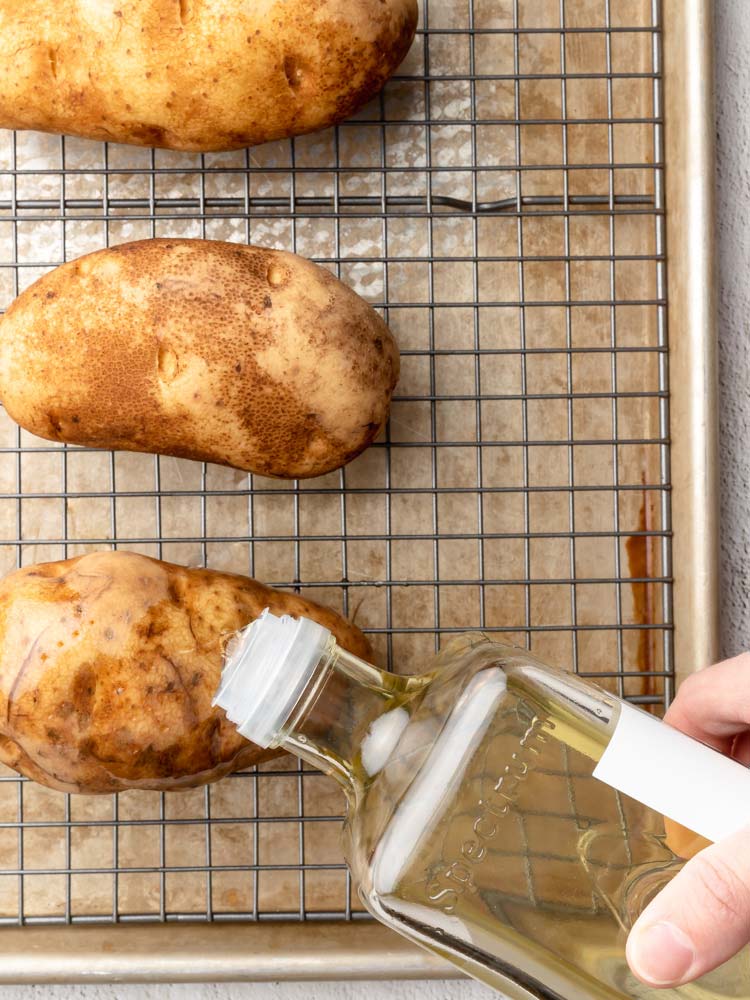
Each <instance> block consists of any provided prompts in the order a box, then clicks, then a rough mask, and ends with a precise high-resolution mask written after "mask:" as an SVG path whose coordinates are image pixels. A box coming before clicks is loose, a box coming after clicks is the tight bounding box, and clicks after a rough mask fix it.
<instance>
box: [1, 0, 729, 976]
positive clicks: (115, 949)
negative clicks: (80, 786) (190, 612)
mask: <svg viewBox="0 0 750 1000" xmlns="http://www.w3.org/2000/svg"><path fill="white" fill-rule="evenodd" d="M672 6H674V7H675V8H676V7H678V6H679V10H678V9H674V10H672V11H671V15H670V20H669V21H666V19H665V18H664V16H663V13H662V11H661V4H660V3H659V2H658V0H493V2H488V0H473V3H471V2H470V0H429V2H428V0H425V2H424V5H423V9H422V14H421V22H420V30H419V34H418V36H417V40H416V42H415V44H414V47H413V49H412V51H411V53H410V55H409V56H408V58H407V60H406V62H405V63H404V65H403V66H402V67H401V68H400V70H399V73H398V75H397V76H396V77H395V78H394V79H393V80H392V81H391V82H390V83H389V84H388V86H387V87H386V89H385V91H384V93H383V94H382V95H381V97H380V98H379V99H378V100H376V101H374V102H373V103H372V104H371V105H369V106H368V107H367V108H366V109H365V110H364V111H363V112H362V113H361V114H360V115H359V117H358V118H357V120H356V121H351V122H347V123H344V124H342V125H340V126H338V127H337V128H334V129H331V130H329V131H327V132H323V133H320V134H317V135H312V136H307V137H303V138H299V139H296V140H294V141H285V142H277V143H272V144H269V145H266V146H263V147H259V148H256V149H252V150H249V151H243V152H238V153H226V154H211V155H204V156H198V155H192V154H178V153H169V152H164V151H153V150H143V149H137V148H128V147H122V146H105V145H101V144H97V143H92V142H87V141H83V140H76V139H69V138H66V139H61V138H59V137H52V136H44V135H39V134H22V133H19V134H10V133H0V308H5V307H6V306H7V305H8V304H9V302H10V301H11V300H12V298H13V296H14V295H15V294H16V293H17V292H18V291H19V290H21V289H23V288H24V287H26V286H27V285H28V284H29V283H30V282H31V281H33V280H34V279H35V278H36V277H38V276H39V275H40V274H41V273H43V272H44V271H45V270H47V269H48V268H50V267H52V266H54V265H56V264H58V263H60V262H61V261H63V260H65V259H70V258H71V257H75V256H77V255H79V254H82V253H85V252H87V251H90V250H94V249H96V248H98V247H100V246H102V245H104V244H114V243H118V242H122V241H125V240H131V239H137V238H143V237H150V236H197V237H208V238H213V239H228V240H236V241H240V242H245V241H249V242H254V243H261V244H268V245H272V246H277V247H281V248H284V249H289V250H294V251H296V252H298V253H300V254H303V255H305V256H308V257H311V258H313V259H315V260H317V261H320V262H322V263H324V264H326V265H327V266H329V267H331V268H332V269H333V270H334V271H335V272H336V273H338V274H339V275H340V277H341V278H342V279H343V280H344V281H346V282H348V283H349V284H351V285H352V286H353V287H354V288H355V289H356V290H357V291H358V292H359V293H360V294H361V295H362V296H364V297H365V298H366V299H368V300H369V301H370V302H372V303H373V304H374V305H375V306H376V307H378V308H380V309H382V310H383V312H384V314H385V316H386V318H387V319H388V321H389V323H390V325H391V327H392V329H393V331H394V333H395V335H396V337H397V339H398V341H399V344H400V346H401V349H402V356H403V375H402V379H401V383H400V386H399V389H398V393H397V399H396V402H395V404H394V407H393V414H392V420H391V423H390V427H389V429H388V431H387V434H386V435H385V436H384V437H383V438H382V439H381V440H380V441H379V442H377V443H376V445H375V446H374V447H373V448H371V449H370V450H369V451H368V452H367V453H366V454H365V455H363V456H362V457H360V458H359V459H357V460H356V461H355V462H354V463H352V464H351V465H350V466H348V467H347V468H346V469H344V470H343V471H341V472H339V473H335V474H332V475H329V476H327V477H325V478H323V479H320V480H315V481H307V482H302V483H282V482H277V481H271V480H264V479H261V478H259V477H251V476H246V475H243V474H241V473H239V472H235V471H232V470H228V469H224V468H218V467H215V466H208V467H206V466H201V465H198V464H195V463H189V462H185V461H181V460H178V459H172V458H154V457H152V456H145V455H133V454H124V453H117V454H109V453H102V452H96V451H91V450H87V449H78V448H70V449H68V448H64V447H60V446H57V445H53V444H50V443H49V442H46V441H42V440H39V439H35V438H33V437H31V436H30V435H28V434H26V433H25V432H20V431H19V430H18V428H17V427H15V426H14V425H13V423H12V422H11V421H10V419H9V418H7V417H6V416H5V415H4V413H3V414H2V415H0V490H2V497H0V569H2V570H3V571H6V570H9V569H12V568H13V567H15V566H16V565H17V564H20V563H22V564H28V563H30V562H33V561H42V560H47V559H59V558H64V557H67V556H72V555H75V554H78V553H81V552H85V551H89V550H91V549H95V548H97V547H102V546H110V545H113V544H114V545H117V546H118V547H120V548H127V549H132V550H136V551H140V552H144V553H146V554H149V555H155V556H159V557H162V558H164V559H168V560H171V561H174V562H181V563H185V564H191V565H207V566H210V567H213V568H217V569H226V570H232V571H237V572H242V573H248V574H251V575H255V576H257V577H258V578H260V579H262V580H264V581H265V582H268V583H273V584H275V585H277V586H281V587H288V588H295V589H297V590H299V591H300V592H301V593H304V594H308V595H310V596H312V597H314V598H315V599H316V600H319V601H323V602H327V603H329V604H331V605H332V606H335V607H339V608H341V609H342V610H343V611H344V612H346V613H347V614H349V615H350V616H352V617H353V618H354V619H355V620H356V621H357V623H358V624H359V625H360V626H361V627H363V628H364V629H365V630H366V631H367V632H368V633H369V634H370V635H371V637H372V639H373V642H374V645H375V647H376V649H377V651H378V655H379V658H380V660H381V662H382V663H384V664H385V663H388V664H390V666H391V667H392V668H393V669H396V670H403V671H410V670H413V669H417V668H419V667H420V665H421V664H422V663H423V662H424V661H425V660H426V659H427V658H428V657H429V656H430V655H431V654H432V652H433V651H434V649H435V648H436V646H438V645H439V644H440V642H441V641H442V640H443V639H444V637H445V636H447V635H448V634H451V633H454V632H457V631H463V630H465V629H468V628H477V627H479V628H484V629H486V630H488V631H490V632H495V633H498V634H501V635H502V636H503V637H504V638H505V639H506V640H507V641H511V642H517V643H520V644H526V645H529V646H530V647H531V648H532V649H533V650H534V652H535V653H537V654H538V655H539V656H540V657H541V658H546V659H548V660H549V661H550V662H553V663H556V664H559V665H561V666H565V667H570V668H572V669H575V670H578V671H580V672H581V673H585V674H586V675H590V676H595V677H596V678H597V679H598V680H599V681H600V682H601V683H602V684H604V685H605V686H608V687H610V688H611V689H612V690H615V691H617V692H618V693H619V694H621V695H625V696H627V697H629V698H632V699H633V700H634V701H637V702H639V703H641V704H647V705H653V706H654V707H655V709H656V710H658V709H659V708H660V707H662V706H663V705H664V703H665V699H667V698H668V697H669V696H670V693H671V686H672V682H673V678H674V657H673V625H674V615H673V607H674V602H673V596H672V589H673V582H672V565H673V554H672V547H673V544H672V529H673V523H672V510H671V505H672V486H673V483H672V481H671V478H670V477H671V475H672V473H671V471H670V468H671V461H672V459H673V450H674V451H679V467H678V477H676V478H679V489H678V490H676V491H675V496H674V507H675V516H676V527H677V533H676V538H675V543H674V544H675V547H680V552H682V553H683V554H684V558H685V559H688V558H689V559H690V565H691V567H693V568H694V570H695V572H696V574H697V575H698V577H699V579H700V581H701V584H700V585H701V586H702V587H703V588H704V589H703V591H702V593H704V594H705V598H704V601H705V608H706V614H705V616H704V619H703V624H702V625H698V624H697V623H696V622H695V621H693V616H692V615H691V614H688V613H685V614H684V615H683V619H682V621H680V620H679V619H678V621H677V632H676V641H677V643H678V644H680V643H681V644H682V648H684V649H692V650H693V651H694V655H695V657H696V658H697V660H698V662H700V661H701V660H702V659H704V658H707V657H708V656H710V655H711V654H712V652H713V649H712V640H713V635H714V632H713V631H712V629H713V624H712V623H713V621H714V619H715V609H714V607H713V602H714V595H715V589H714V588H715V581H714V577H713V569H712V558H713V551H714V545H715V543H714V535H713V520H714V510H713V507H712V489H713V487H712V475H713V468H712V464H711V463H712V451H711V432H712V425H711V423H710V421H711V417H710V412H711V411H710V404H711V372H712V369H711V365H712V362H711V357H710V349H709V348H708V347H707V343H708V337H709V335H710V332H711V331H710V304H711V297H710V292H708V291H707V287H708V284H707V282H706V280H704V279H706V277H707V275H708V271H707V264H706V257H707V251H708V249H710V242H709V241H708V239H707V237H706V234H707V233H708V232H709V227H708V224H709V222H710V205H708V207H707V203H706V202H705V199H704V200H703V202H701V200H700V197H699V195H701V191H702V189H701V187H700V185H701V184H705V183H706V176H707V172H708V167H709V166H710V152H711V151H710V142H709V139H708V131H707V129H706V128H705V122H706V121H707V114H708V97H707V94H706V91H705V87H706V86H707V82H706V81H707V80H709V79H710V73H707V72H706V59H707V56H706V51H707V49H706V48H704V47H702V46H707V45H708V43H709V41H710V32H709V31H708V30H707V29H706V28H705V25H702V22H700V18H705V7H704V4H702V3H700V2H697V0H690V2H688V3H686V4H683V3H681V4H677V2H676V0H675V3H674V4H673V5H672ZM663 23H667V24H669V26H670V28H669V30H668V31H666V32H665V33H664V37H662V35H663V32H662V24H663ZM699 24H700V25H701V30H702V37H701V34H700V32H699V31H698V25H699ZM699 40H700V43H701V44H700V45H699V44H698V42H699ZM664 46H666V53H667V56H668V59H667V71H666V73H665V70H664V67H663V64H662V50H663V48H664ZM670 53H671V55H670ZM670 60H671V62H670ZM677 70H679V74H680V75H679V76H678V73H677ZM677 79H680V80H681V81H684V88H683V89H684V93H683V92H680V93H678V87H677V86H675V87H674V88H673V90H674V92H673V94H671V95H670V94H669V85H670V80H677ZM681 86H682V84H681ZM665 88H666V90H667V98H668V99H669V101H670V102H671V103H670V108H671V109H672V110H671V112H670V113H672V114H674V115H675V116H676V119H675V120H676V121H678V122H680V129H679V132H680V133H682V132H683V129H682V123H683V119H684V116H685V114H686V110H687V107H686V102H687V94H688V92H690V93H691V94H692V98H691V108H690V114H691V116H692V117H691V119H690V121H692V122H693V123H695V121H697V123H698V124H697V126H695V125H693V126H692V131H691V128H688V127H687V126H686V127H685V129H684V131H685V133H688V134H689V135H690V136H691V142H692V143H693V145H692V146H691V147H686V145H685V143H686V142H687V139H686V138H685V136H684V135H682V134H678V130H675V133H674V138H673V139H670V133H669V127H670V125H669V120H668V119H667V121H666V123H665ZM691 88H692V90H691ZM665 127H666V137H667V145H666V146H665ZM696 129H697V131H696ZM701 130H702V131H701ZM696 135H697V139H696V137H695V136H696ZM687 148H690V149H691V155H692V156H693V157H694V162H696V163H698V165H699V167H701V168H702V169H701V170H699V171H697V172H695V176H693V178H692V179H690V178H689V177H688V175H687V173H686V166H687ZM665 150H671V151H672V153H671V154H668V153H666V152H665ZM669 155H672V156H673V159H672V160H671V162H670V167H671V168H673V170H672V172H673V174H674V176H675V178H676V181H675V187H674V201H672V200H671V198H672V188H670V189H669V192H668V193H669V198H670V201H669V203H668V204H667V199H666V192H667V188H666V187H665V166H666V163H667V159H668V157H669ZM686 177H687V180H686ZM701 205H702V207H701ZM696 206H698V207H697V208H696ZM683 209H684V212H683ZM672 212H678V213H679V215H680V225H683V226H684V225H685V224H686V223H687V222H689V224H690V225H691V227H692V229H691V232H692V234H693V237H694V238H695V240H696V244H695V248H694V250H693V252H691V253H690V254H689V253H688V252H687V249H683V247H682V246H681V245H677V246H676V247H675V249H674V252H673V255H672V257H671V258H670V275H669V288H670V290H671V289H672V288H678V289H679V288H681V289H683V290H684V289H689V295H687V296H686V298H688V299H689V298H690V297H691V296H692V307H693V308H692V311H691V316H692V318H691V316H686V314H685V311H684V310H682V311H681V312H680V314H679V316H680V330H679V332H680V334H681V336H680V338H679V344H678V343H677V341H675V344H674V345H673V348H672V354H673V355H674V354H675V353H676V352H678V354H679V356H678V357H676V359H675V365H677V366H678V370H679V371H680V372H683V371H690V373H691V377H690V379H687V378H686V379H685V380H682V379H681V380H680V384H677V383H675V384H674V385H670V381H669V365H668V360H669V358H670V355H669V352H668V346H667V311H668V310H667V288H668V285H667V275H666V240H667V228H668V225H669V226H670V227H671V213H672ZM670 234H671V228H670ZM701 285H702V286H703V291H701ZM696 295H697V296H701V295H702V296H703V297H702V298H699V300H698V302H697V306H698V307H699V308H697V309H696V308H695V306H696V300H695V296H696ZM701 310H702V311H701ZM673 316H674V313H673V312H672V306H671V304H670V319H671V320H672V322H673V323H674V319H673ZM696 357H701V358H702V362H703V363H702V364H701V365H700V366H696V365H695V364H694V361H695V358H696ZM697 368H700V370H699V371H697V370H696V369H697ZM673 370H674V366H673ZM696 379H698V382H697V383H696V381H695V380H696ZM701 379H703V382H700V380H701ZM683 382H684V384H683ZM696 386H697V390H696ZM696 391H697V395H696ZM670 397H671V403H672V417H673V419H672V423H671V425H670ZM706 414H709V417H708V424H709V427H708V430H706V429H705V428H703V431H702V433H701V428H702V427H703V424H705V422H706ZM675 415H677V416H675ZM677 417H679V420H678V419H677ZM696 427H697V428H698V431H699V433H698V434H696V433H695V428H696ZM673 444H674V449H673V447H672V445H673ZM698 455H700V456H702V457H700V458H698V457H697V456H698ZM701 462H703V463H704V464H701ZM675 468H677V466H675ZM683 493H684V495H685V496H689V502H687V501H685V502H683V500H682V497H683ZM681 532H682V533H681ZM696 540H697V541H696ZM676 583H677V586H678V588H679V587H680V578H679V577H678V579H677V581H676ZM697 593H698V591H697V590H696V589H695V588H693V589H691V586H690V585H688V584H685V585H684V591H683V596H682V598H679V590H678V604H677V609H676V613H677V614H678V615H679V613H680V608H681V607H684V608H685V609H691V608H693V607H694V606H695V604H696V600H698V598H697V596H696V595H697ZM680 601H682V603H680ZM341 811H342V801H341V799H340V797H339V795H338V792H337V790H336V789H335V788H332V787H331V785H330V783H328V782H327V781H326V779H324V778H323V777H322V776H320V775H318V774H317V773H316V772H313V771H310V770H304V769H301V768H299V767H298V766H297V763H296V762H295V761H293V760H291V759H288V758H287V759H282V760H281V761H274V762H271V763H270V764H267V765H263V766H262V767H260V768H259V769H258V770H257V771H253V772H249V773H245V774H239V775H234V776H232V777H231V778H228V779H226V780H224V781H222V782H220V783H218V784H216V785H214V786H212V787H209V788H204V789H198V790H194V791H188V792H181V793H173V794H168V795H163V794H161V795H160V794H158V793H149V792H129V793H125V794H122V795H120V796H119V797H106V798H96V797H75V796H74V797H67V796H63V795H60V794H58V793H55V792H51V791H49V790H47V789H45V788H42V787H40V786H36V785H34V784H33V783H30V782H26V781H23V780H21V779H19V778H18V777H17V776H15V775H14V774H12V773H10V772H3V774H2V776H1V777H0V922H2V923H3V924H5V925H21V926H20V927H19V928H17V929H16V930H12V929H11V928H10V927H6V928H5V929H4V930H2V931H0V949H1V950H2V953H3V963H2V969H1V970H0V979H2V978H4V979H6V980H8V979H16V980H17V979H29V980H35V979H47V980H49V979H86V978H87V977H88V976H93V975H95V976H96V978H97V979H101V978H106V977H110V978H119V979H123V978H146V979H148V978H150V979H157V978H162V979H181V978H182V979H189V978H195V979H200V978H204V977H208V978H212V979H222V978H257V977H261V976H273V977H274V978H280V977H282V978H283V977H285V976H289V977H291V976H299V977H307V978H323V977H325V976H326V975H332V976H333V975H339V976H344V975H346V976H360V977H361V976H368V975H373V976H377V975H388V976H393V975H398V974H403V975H436V974H440V975H444V974H447V973H446V970H445V967H444V966H442V965H441V964H440V963H439V962H438V961H437V960H436V959H434V958H432V957H429V956H427V955H426V954H425V955H424V956H423V955H422V954H421V953H420V952H418V951H416V952H415V951H414V949H412V948H411V946H409V945H406V944H404V943H401V942H398V941H396V940H395V939H393V938H392V937H391V936H390V935H388V934H387V933H386V932H385V931H382V930H381V929H379V928H377V927H375V925H368V924H366V923H365V918H364V914H362V912H361V907H360V906H359V904H358V902H357V900H356V896H355V894H354V893H353V890H352V885H351V883H350V879H349V876H348V874H347V872H346V870H345V867H344V865H343V861H342V859H341V856H340V851H339V846H338V837H339V828H340V819H341ZM268 922H270V925H269V924H268ZM144 923H148V925H149V926H148V927H147V928H143V927H142V925H143V924H144ZM261 923H262V924H263V927H260V926H258V925H260V924H261ZM176 924H180V926H179V927H177V926H175V925H176ZM185 924H189V926H185ZM33 925H43V927H39V928H36V929H35V928H34V927H33ZM50 925H58V926H50ZM70 925H76V926H70ZM80 925H86V926H85V927H82V926H80ZM253 925H255V926H253ZM220 927H223V928H224V930H223V932H222V931H220V930H218V929H217V928H220ZM139 928H140V929H139ZM269 949H271V951H270V952H269ZM32 951H33V953H34V955H35V956H36V957H35V959H34V960H33V962H32V961H31V960H27V959H26V958H25V955H26V954H28V953H31V952H32ZM269 954H272V955H273V956H274V958H273V961H271V960H270V959H269ZM269 963H270V964H269Z"/></svg>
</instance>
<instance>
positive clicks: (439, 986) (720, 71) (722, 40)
mask: <svg viewBox="0 0 750 1000" xmlns="http://www.w3.org/2000/svg"><path fill="white" fill-rule="evenodd" d="M716 7H717V15H718V18H717V39H716V41H717V132H718V161H719V170H718V209H719V229H718V248H719V249H718V252H719V267H720V309H721V315H720V322H721V328H720V380H721V402H720V432H721V516H722V539H721V558H722V586H723V597H722V635H723V644H724V652H725V654H726V655H730V654H733V653H736V652H739V651H740V650H742V649H747V648H748V647H750V598H749V597H748V588H747V585H746V582H745V581H746V580H747V578H748V576H749V575H750V491H749V490H748V484H749V483H750V447H749V446H748V445H749V443H750V393H749V392H748V384H750V378H749V376H750V336H748V323H749V319H748V317H750V281H748V274H749V273H750V268H749V267H748V261H749V258H750V225H748V222H747V217H748V211H749V210H750V114H748V106H750V62H749V61H748V59H747V53H748V52H749V51H750V0H716ZM488 996H490V993H489V991H488V990H487V989H485V988H484V987H482V986H479V985H477V984H474V983H461V982H434V983H339V984H320V985H317V986H316V985H315V984H309V983H308V984H279V983H268V984H248V985H229V986H212V985H207V986H202V987H200V986H191V985H187V986H182V985H181V986H86V987H81V986H71V987H64V986H60V987H6V988H5V989H4V990H2V998H3V1000H32V998H36V997H45V998H49V1000H80V998H85V1000H120V998H123V1000H135V998H138V1000H156V998H158V1000H178V998H179V1000H187V998H188V997H189V998H190V1000H229V998H232V1000H318V998H320V1000H323V998H325V1000H364V998H367V1000H396V998H398V1000H443V998H451V1000H474V998H476V1000H479V998H480V997H488Z"/></svg>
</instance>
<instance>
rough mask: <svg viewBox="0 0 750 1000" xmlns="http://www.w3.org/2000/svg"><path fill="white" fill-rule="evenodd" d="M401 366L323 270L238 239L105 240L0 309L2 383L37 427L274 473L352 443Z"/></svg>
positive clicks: (56, 434) (381, 414)
mask: <svg viewBox="0 0 750 1000" xmlns="http://www.w3.org/2000/svg"><path fill="white" fill-rule="evenodd" d="M398 373H399V355H398V349H397V347H396V344H395V342H394V340H393V337H392V336H391V334H390V332H389V330H388V327H387V326H386V325H385V323H384V322H383V320H382V319H381V317H380V316H379V315H378V314H377V313H376V312H375V310H374V309H373V308H372V307H371V306H369V305H368V304H367V303H366V302H364V301H363V300H362V299H361V298H360V297H359V296H358V295H357V294H356V293H355V292H353V291H352V290H351V289H350V288H348V287H347V286H346V285H344V284H342V283H341V282H340V281H338V279H337V278H335V277H334V275H333V274H331V273H330V271H328V270H327V269H326V268H324V267H320V266H318V265H317V264H313V263H311V262H310V261H308V260H305V259H304V258H302V257H298V256H296V255H295V254H290V253H285V252H283V251H279V250H267V249H264V248H261V247H248V246H244V245H239V244H234V243H221V242H218V241H211V240H189V239H156V240H142V241H139V242H135V243H126V244H123V245H121V246H117V247H112V248H110V249H105V250H100V251H97V252H96V253H93V254H88V255H87V256H85V257H81V258H79V259H78V260H75V261H71V262H68V263H66V264H63V265H61V266H60V267H58V268H55V270H53V271H51V272H50V273H48V274H46V275H44V276H43V277H42V278H40V279H39V280H38V281H37V282H35V283H34V284H33V285H31V286H30V287H29V288H27V289H26V290H25V291H24V292H23V293H22V294H21V295H20V296H19V297H18V298H17V299H16V301H15V302H14V303H12V304H11V306H10V308H9V309H8V311H7V313H6V314H5V316H4V317H3V318H2V320H0V398H1V399H2V402H3V404H4V406H5V408H6V410H7V411H8V413H9V414H10V415H11V416H12V417H13V419H14V420H16V421H17V422H18V423H19V424H21V425H22V426H23V427H25V428H26V429H27V430H28V431H31V432H32V433H33V434H36V435H38V436H40V437H43V438H48V439H50V440H55V441H64V442H67V443H69V444H80V445H86V446H89V447H94V448H115V449H125V450H129V451H145V452H154V453H161V454H165V455H176V456H178V457H182V458H191V459H197V460H200V461H206V462H217V463H220V464H222V465H229V466H234V467H235V468H238V469H243V470H247V471H250V472H256V473H259V474H262V475H266V476H274V477H278V478H289V479H291V478H298V477H310V476H320V475H323V474H324V473H327V472H330V471H331V470H333V469H337V468H339V467H341V466H342V465H344V464H345V463H347V462H349V461H351V459H353V458H354V457H355V456H357V455H358V454H359V453H360V452H362V451H363V450H364V449H365V448H366V447H367V446H368V445H369V444H370V443H371V442H372V441H373V440H374V438H375V437H376V436H377V434H378V433H379V431H380V430H381V428H382V427H383V425H384V424H385V422H386V420H387V418H388V412H389V406H390V400H391V394H392V392H393V389H394V387H395V385H396V382H397V379H398Z"/></svg>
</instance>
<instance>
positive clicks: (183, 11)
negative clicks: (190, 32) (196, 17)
mask: <svg viewBox="0 0 750 1000" xmlns="http://www.w3.org/2000/svg"><path fill="white" fill-rule="evenodd" d="M178 2H179V8H180V24H181V25H182V27H183V28H184V27H185V25H186V24H187V23H188V21H189V20H190V14H191V9H190V8H191V3H190V0H178Z"/></svg>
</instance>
